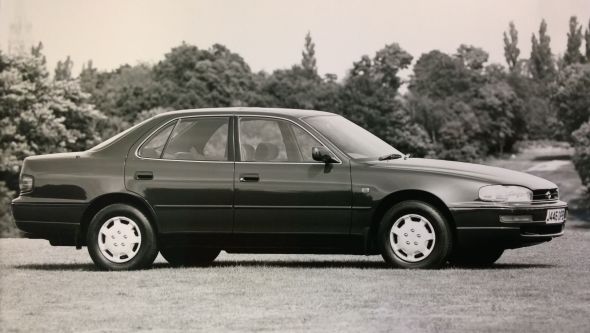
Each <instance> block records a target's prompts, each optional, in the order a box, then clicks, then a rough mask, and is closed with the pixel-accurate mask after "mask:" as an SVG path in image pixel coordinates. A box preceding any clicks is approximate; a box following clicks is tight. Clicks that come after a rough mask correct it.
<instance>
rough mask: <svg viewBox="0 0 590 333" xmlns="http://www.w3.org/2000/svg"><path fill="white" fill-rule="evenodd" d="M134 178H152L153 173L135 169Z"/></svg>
mask: <svg viewBox="0 0 590 333" xmlns="http://www.w3.org/2000/svg"><path fill="white" fill-rule="evenodd" d="M135 179H137V180H152V179H154V173H153V172H151V171H137V172H135Z"/></svg>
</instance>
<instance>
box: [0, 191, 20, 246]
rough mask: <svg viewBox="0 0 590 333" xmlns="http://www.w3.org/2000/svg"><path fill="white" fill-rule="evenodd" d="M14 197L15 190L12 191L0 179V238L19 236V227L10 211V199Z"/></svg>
mask: <svg viewBox="0 0 590 333" xmlns="http://www.w3.org/2000/svg"><path fill="white" fill-rule="evenodd" d="M13 197H14V191H10V190H9V189H8V188H7V187H6V184H5V183H4V182H3V181H0V238H1V237H17V236H18V235H19V232H18V229H16V225H15V224H14V219H13V218H12V214H11V213H10V200H12V198H13Z"/></svg>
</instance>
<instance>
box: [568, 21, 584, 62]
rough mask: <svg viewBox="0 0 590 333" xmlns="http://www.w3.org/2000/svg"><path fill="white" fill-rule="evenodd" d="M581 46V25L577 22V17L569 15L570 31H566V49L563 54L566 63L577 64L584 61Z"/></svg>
mask: <svg viewBox="0 0 590 333" xmlns="http://www.w3.org/2000/svg"><path fill="white" fill-rule="evenodd" d="M581 46H582V26H581V25H579V24H578V18H577V17H575V16H572V17H570V31H569V32H568V33H567V49H566V51H565V54H564V55H563V60H564V62H565V64H566V65H571V64H577V63H580V62H583V61H584V56H583V55H582V53H581V52H580V47H581Z"/></svg>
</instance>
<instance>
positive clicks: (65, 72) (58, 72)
mask: <svg viewBox="0 0 590 333" xmlns="http://www.w3.org/2000/svg"><path fill="white" fill-rule="evenodd" d="M72 67H74V62H73V61H72V59H70V56H68V57H67V58H66V60H64V61H61V60H60V61H58V62H57V66H55V75H54V77H53V79H54V80H55V81H64V80H71V79H72Z"/></svg>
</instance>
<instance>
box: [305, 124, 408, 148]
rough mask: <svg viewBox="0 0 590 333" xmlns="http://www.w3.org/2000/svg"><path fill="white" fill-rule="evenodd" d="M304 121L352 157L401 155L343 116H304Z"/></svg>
mask: <svg viewBox="0 0 590 333" xmlns="http://www.w3.org/2000/svg"><path fill="white" fill-rule="evenodd" d="M305 121H306V122H307V123H308V124H310V125H311V126H313V127H314V128H315V129H316V130H317V131H318V132H320V133H322V134H323V135H324V136H326V137H327V138H328V139H329V140H330V141H332V143H334V144H335V145H336V146H338V148H340V150H342V151H343V152H344V153H345V154H346V155H348V156H350V157H351V158H353V159H373V158H375V159H376V158H378V157H379V156H384V155H388V154H400V155H402V153H400V152H399V150H397V149H395V148H393V147H392V146H390V145H389V144H387V143H386V142H385V141H383V140H381V139H379V138H378V137H376V136H375V135H373V134H372V133H371V132H369V131H367V130H365V129H364V128H362V127H360V126H358V125H357V124H355V123H353V122H352V121H350V120H348V119H346V118H344V117H340V116H312V117H308V118H305Z"/></svg>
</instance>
